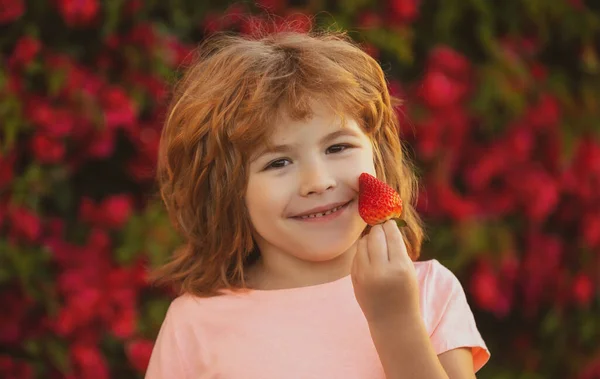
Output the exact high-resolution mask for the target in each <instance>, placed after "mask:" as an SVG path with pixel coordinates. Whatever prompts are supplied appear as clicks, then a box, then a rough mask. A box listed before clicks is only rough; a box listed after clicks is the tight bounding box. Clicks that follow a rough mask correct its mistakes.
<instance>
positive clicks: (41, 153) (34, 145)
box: [31, 133, 65, 163]
mask: <svg viewBox="0 0 600 379" xmlns="http://www.w3.org/2000/svg"><path fill="white" fill-rule="evenodd" d="M31 150H32V152H33V155H34V156H35V158H36V159H37V160H38V161H40V162H42V163H58V162H60V161H61V160H62V159H63V158H64V156H65V146H64V144H63V141H61V140H58V139H54V138H51V137H50V136H47V135H45V134H41V133H36V134H35V135H34V136H33V138H32V140H31Z"/></svg>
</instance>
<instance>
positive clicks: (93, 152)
mask: <svg viewBox="0 0 600 379" xmlns="http://www.w3.org/2000/svg"><path fill="white" fill-rule="evenodd" d="M114 150H115V132H114V131H113V130H111V129H109V128H104V129H102V130H98V131H96V132H95V136H93V137H92V139H91V143H90V146H89V147H88V153H89V156H90V157H93V158H108V157H109V156H111V155H112V153H113V152H114Z"/></svg>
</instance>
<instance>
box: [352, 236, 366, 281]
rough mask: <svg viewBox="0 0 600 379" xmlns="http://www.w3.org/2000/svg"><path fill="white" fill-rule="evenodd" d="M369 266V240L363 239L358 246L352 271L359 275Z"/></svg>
mask: <svg viewBox="0 0 600 379" xmlns="http://www.w3.org/2000/svg"><path fill="white" fill-rule="evenodd" d="M368 265H369V255H368V254H367V238H366V237H362V238H361V239H359V240H358V243H357V245H356V253H355V254H354V261H353V262H352V271H353V273H354V274H357V273H359V272H360V271H361V270H362V269H363V268H365V267H367V266H368Z"/></svg>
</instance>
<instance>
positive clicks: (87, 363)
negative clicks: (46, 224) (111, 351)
mask: <svg viewBox="0 0 600 379" xmlns="http://www.w3.org/2000/svg"><path fill="white" fill-rule="evenodd" d="M71 356H72V359H73V361H74V363H75V366H76V369H77V370H76V371H77V373H78V375H77V377H80V378H89V379H108V378H109V372H108V365H107V362H106V359H105V358H104V357H103V356H102V354H101V353H100V350H98V348H97V347H96V346H92V345H83V344H76V345H74V346H72V348H71Z"/></svg>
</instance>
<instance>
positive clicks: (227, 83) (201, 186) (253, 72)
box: [153, 32, 423, 296]
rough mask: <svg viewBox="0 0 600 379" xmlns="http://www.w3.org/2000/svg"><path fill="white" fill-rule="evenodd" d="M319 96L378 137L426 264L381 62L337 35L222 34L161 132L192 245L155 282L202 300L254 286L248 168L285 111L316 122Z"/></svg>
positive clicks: (168, 193) (414, 254)
mask: <svg viewBox="0 0 600 379" xmlns="http://www.w3.org/2000/svg"><path fill="white" fill-rule="evenodd" d="M315 99H317V100H319V101H320V102H323V103H326V104H328V105H329V106H331V108H332V109H334V110H336V111H337V112H338V113H339V114H341V115H344V116H346V117H351V118H353V119H354V120H356V121H357V122H359V124H360V126H361V127H362V129H363V131H364V132H365V133H366V134H367V135H369V136H370V138H371V140H372V142H373V147H374V152H375V153H374V159H375V162H374V163H375V167H376V172H377V175H378V177H379V178H380V179H382V180H384V181H386V182H387V183H388V184H390V185H391V186H392V187H393V188H395V189H396V190H397V191H398V192H399V193H400V196H401V197H402V199H403V201H404V204H405V208H404V219H405V220H406V222H407V224H408V225H407V227H405V228H403V230H402V232H403V234H404V237H405V241H406V244H407V247H408V252H409V254H410V256H411V258H412V259H413V260H416V259H417V258H418V256H419V253H420V248H421V242H422V239H423V230H422V226H421V222H420V219H419V217H418V215H417V214H416V212H415V209H414V206H413V205H414V202H415V194H416V184H417V181H416V178H415V175H414V172H413V170H412V167H411V166H410V164H409V163H408V161H407V159H406V157H405V154H404V152H403V149H402V146H401V142H400V138H399V132H398V119H397V116H396V113H395V111H394V108H393V106H394V104H393V103H392V102H393V101H395V99H392V97H391V96H390V94H389V92H388V89H387V84H386V80H385V75H384V73H383V71H382V69H381V67H380V66H379V64H378V63H377V62H376V61H375V60H374V59H373V58H371V57H370V56H369V55H368V54H366V53H365V52H363V51H362V50H361V49H360V48H359V47H358V46H357V45H356V44H354V43H353V42H352V41H351V40H350V38H349V37H348V36H347V35H345V34H343V33H338V32H327V33H320V34H319V33H315V32H308V33H298V32H279V33H273V34H269V35H263V36H258V37H249V36H232V35H215V36H213V37H210V38H209V39H207V40H206V41H205V42H204V43H203V44H202V45H201V46H200V48H199V50H198V54H197V57H196V59H195V60H194V63H193V64H192V65H191V66H190V67H189V69H187V70H186V72H185V74H184V76H183V78H182V79H181V80H180V81H179V82H178V83H177V85H176V86H175V88H174V93H173V98H172V101H171V104H170V106H169V112H168V117H167V119H166V122H165V125H164V129H163V132H162V136H161V142H160V150H159V161H158V176H157V178H158V182H159V185H160V192H161V196H162V199H163V201H164V203H165V205H166V208H167V210H168V213H169V216H170V218H171V220H172V222H173V224H174V225H175V227H176V228H177V230H178V231H179V232H180V233H181V234H182V235H183V237H184V238H185V241H186V243H185V245H184V246H182V247H181V249H179V250H177V251H176V252H175V253H174V256H173V258H172V259H171V260H170V261H169V262H168V263H166V264H165V265H164V266H162V267H159V268H158V269H157V270H156V271H155V272H154V273H153V279H154V281H155V282H156V283H158V284H171V285H175V286H176V287H177V288H178V289H179V291H180V292H181V293H184V292H187V293H191V294H194V295H197V296H214V295H218V294H219V291H220V290H222V289H241V288H246V282H245V279H244V275H245V272H244V270H245V269H246V268H247V266H248V264H249V262H251V261H252V259H253V257H254V258H256V255H257V254H258V252H257V251H256V249H255V244H254V242H253V239H252V229H251V224H250V221H249V217H248V214H247V210H246V207H245V204H244V195H245V188H246V184H247V179H248V174H247V164H246V162H247V161H248V157H249V156H250V154H252V152H253V151H254V149H255V148H256V147H259V146H263V145H264V144H265V143H266V142H267V140H268V138H269V135H270V133H271V132H272V127H271V126H272V123H273V121H274V119H275V117H277V115H278V114H280V112H282V111H285V112H286V113H287V115H288V116H289V117H290V118H292V119H294V120H304V119H307V118H309V117H310V116H311V114H312V110H311V106H310V105H311V103H312V102H313V101H314V100H315Z"/></svg>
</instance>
